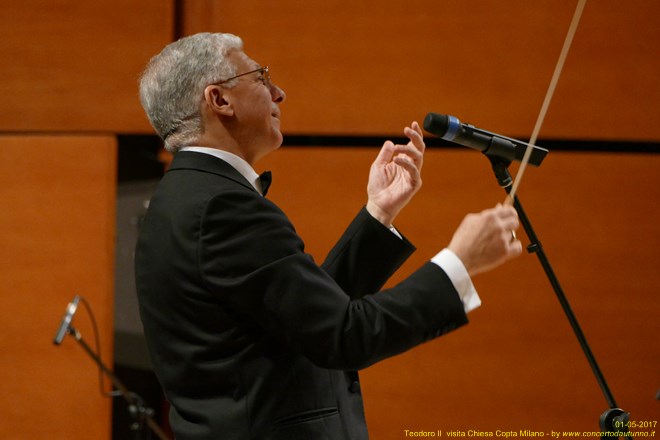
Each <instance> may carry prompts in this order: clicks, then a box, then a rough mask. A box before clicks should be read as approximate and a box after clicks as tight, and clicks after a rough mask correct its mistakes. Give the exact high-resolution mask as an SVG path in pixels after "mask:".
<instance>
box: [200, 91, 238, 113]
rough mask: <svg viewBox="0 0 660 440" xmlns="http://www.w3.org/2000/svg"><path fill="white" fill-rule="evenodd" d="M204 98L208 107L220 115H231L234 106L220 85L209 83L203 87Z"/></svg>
mask: <svg viewBox="0 0 660 440" xmlns="http://www.w3.org/2000/svg"><path fill="white" fill-rule="evenodd" d="M204 100H205V101H206V105H207V106H208V107H209V109H210V110H211V111H212V112H213V113H216V114H220V115H222V116H233V115H234V108H233V107H232V105H231V103H230V102H229V99H228V96H226V95H225V93H224V90H223V89H222V88H221V87H218V86H215V85H211V86H208V87H206V89H204Z"/></svg>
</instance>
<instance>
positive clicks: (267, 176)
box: [259, 171, 273, 196]
mask: <svg viewBox="0 0 660 440" xmlns="http://www.w3.org/2000/svg"><path fill="white" fill-rule="evenodd" d="M272 181H273V176H272V174H271V172H270V171H264V172H263V173H261V174H260V175H259V182H261V193H262V194H263V195H264V196H265V195H266V193H268V188H269V187H270V183H271V182H272Z"/></svg>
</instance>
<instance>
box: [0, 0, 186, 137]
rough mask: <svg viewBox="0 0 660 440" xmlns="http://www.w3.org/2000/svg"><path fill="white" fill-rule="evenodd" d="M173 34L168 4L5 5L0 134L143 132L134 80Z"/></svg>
mask: <svg viewBox="0 0 660 440" xmlns="http://www.w3.org/2000/svg"><path fill="white" fill-rule="evenodd" d="M172 34H173V7H172V2H169V1H160V0H144V1H139V2H135V1H132V0H96V1H93V2H84V1H83V2H81V1H76V0H28V1H18V2H9V1H4V2H3V5H2V14H0V56H1V57H2V59H3V60H4V62H3V67H2V69H0V95H1V96H2V100H1V101H0V130H1V131H11V132H19V131H59V132H64V131H68V132H71V131H99V130H101V131H111V132H150V130H151V128H150V126H149V123H148V121H147V119H146V117H145V116H144V112H143V111H142V108H141V106H140V103H139V98H138V92H137V89H138V86H137V81H138V78H139V76H140V73H141V72H142V70H143V69H144V66H145V65H146V63H147V61H148V60H149V58H151V56H153V55H154V54H156V53H157V52H158V51H159V50H160V49H161V48H162V47H163V46H165V45H166V44H167V43H168V42H170V41H171V39H172V38H173V35H172Z"/></svg>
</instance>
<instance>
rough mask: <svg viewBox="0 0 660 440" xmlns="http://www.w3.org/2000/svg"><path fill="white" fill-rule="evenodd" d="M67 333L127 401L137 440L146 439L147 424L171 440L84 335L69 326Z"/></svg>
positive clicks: (157, 433)
mask: <svg viewBox="0 0 660 440" xmlns="http://www.w3.org/2000/svg"><path fill="white" fill-rule="evenodd" d="M67 333H69V334H70V335H72V336H73V337H74V338H75V340H76V341H78V344H80V346H81V347H82V348H83V350H85V352H86V353H87V354H88V355H89V357H91V358H92V359H93V360H94V362H96V364H97V365H98V366H99V368H100V369H101V370H102V371H103V372H104V373H105V375H106V376H108V377H109V378H110V380H111V381H112V384H113V385H114V386H115V388H116V389H117V390H118V391H119V392H120V393H121V396H122V397H123V398H124V400H126V403H127V404H128V412H129V414H131V416H133V418H134V420H135V422H134V423H133V424H131V431H132V432H133V433H134V437H135V438H136V439H141V438H143V437H144V424H145V423H146V424H147V426H148V427H149V429H151V431H153V433H154V434H156V436H157V437H158V438H159V439H161V440H169V437H168V436H167V435H166V434H165V432H163V430H162V429H161V428H160V426H158V424H157V423H156V422H155V421H154V419H153V417H152V416H153V410H152V409H151V408H148V407H146V406H145V405H144V402H143V401H142V398H140V396H138V395H137V394H136V393H133V392H131V391H129V390H128V389H127V388H126V387H125V386H124V384H123V383H121V381H120V380H119V379H118V378H117V376H115V375H114V373H113V372H112V371H111V370H110V369H109V368H108V367H106V366H105V364H104V363H103V361H102V360H101V358H100V357H99V356H98V355H97V354H96V353H94V351H92V349H91V348H90V347H89V345H87V343H86V342H85V341H84V340H83V338H82V335H81V334H80V332H79V331H78V330H76V329H75V328H74V327H73V326H71V325H69V326H68V328H67Z"/></svg>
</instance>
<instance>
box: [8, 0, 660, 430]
mask: <svg viewBox="0 0 660 440" xmlns="http://www.w3.org/2000/svg"><path fill="white" fill-rule="evenodd" d="M575 4H576V2H574V1H563V2H557V1H554V0H538V1H534V2H530V1H527V0H501V1H491V0H467V1H461V2H449V1H437V0H413V1H409V2H401V1H398V0H384V1H378V2H376V1H356V2H351V3H347V2H339V1H336V0H330V1H324V2H300V1H295V0H283V1H278V2H272V1H266V0H251V1H233V2H219V1H213V0H171V1H161V0H143V1H139V2H135V1H131V0H118V1H111V0H97V1H94V2H80V1H78V0H56V1H54V0H27V1H22V2H10V1H3V2H2V14H0V37H1V38H0V56H2V59H3V60H5V63H4V65H3V68H2V69H0V94H1V95H2V96H3V99H2V100H0V134H1V135H2V136H1V137H0V157H1V158H2V167H4V168H3V173H2V178H1V179H2V185H0V191H1V192H2V196H3V199H4V200H5V201H6V206H5V208H6V209H5V210H4V211H3V215H2V216H0V221H1V222H2V224H0V226H1V227H0V242H1V243H2V246H3V252H2V257H1V258H2V265H1V266H0V271H1V273H2V279H3V280H4V285H3V290H2V295H1V296H0V298H2V299H1V300H0V301H2V304H1V305H2V307H1V308H0V318H2V320H3V322H5V323H6V325H7V328H8V331H5V332H3V335H2V336H1V337H0V338H1V339H0V343H1V344H0V346H2V349H3V355H2V364H1V365H0V372H2V373H3V377H4V378H5V380H4V381H3V384H2V385H0V414H3V421H2V424H1V425H0V437H2V438H8V439H31V438H63V439H64V438H66V439H78V438H80V439H87V438H90V437H92V438H99V439H100V438H109V437H110V417H111V415H110V407H109V403H108V400H107V398H105V397H103V396H102V395H101V394H100V392H99V391H98V390H97V388H98V384H97V381H98V379H97V376H96V371H95V369H94V368H93V365H92V364H91V361H89V360H88V359H87V358H85V357H84V356H83V355H82V353H81V351H80V350H79V349H78V347H76V346H75V344H74V341H73V340H71V339H70V338H67V340H66V342H65V344H63V346H62V347H59V348H56V347H53V346H52V344H51V339H52V336H54V331H55V329H56V328H57V324H58V323H59V320H60V319H61V317H62V314H63V312H64V308H65V307H66V303H67V302H68V301H70V300H71V298H72V297H73V295H75V294H81V295H85V296H86V297H88V298H89V299H90V302H91V304H92V306H93V307H94V310H95V312H96V313H97V319H98V320H99V326H100V330H101V340H102V341H103V350H104V354H108V355H109V353H111V350H110V349H111V342H109V341H108V340H109V339H110V337H111V334H112V329H111V322H112V316H111V314H112V312H111V308H112V303H113V302H112V298H111V296H110V292H111V291H112V287H111V286H112V279H111V276H112V275H111V274H112V261H113V259H112V255H113V243H114V229H113V225H112V224H111V222H112V221H113V220H112V219H113V218H114V215H113V214H114V213H113V208H114V197H115V191H116V185H115V182H114V180H113V176H114V167H115V153H114V152H115V148H116V145H115V136H116V135H117V134H140V133H141V134H151V133H152V131H151V129H150V127H149V125H148V122H147V120H146V118H145V117H144V116H143V114H142V111H141V109H140V105H139V102H138V98H137V81H138V78H139V75H140V72H141V71H142V69H143V68H144V66H145V64H146V62H147V60H148V59H149V58H150V57H151V56H152V55H154V54H155V53H157V52H158V51H159V50H160V49H161V48H162V47H163V46H164V45H165V44H167V43H168V42H170V41H172V40H174V39H175V38H177V37H178V36H182V35H187V34H190V33H193V32H197V31H225V32H234V33H237V34H239V35H241V36H242V37H243V38H244V40H245V44H246V46H245V48H246V51H247V52H248V54H250V55H251V56H252V57H253V58H254V59H256V60H257V61H259V62H260V63H262V64H269V65H270V66H271V68H272V74H273V78H274V80H275V81H276V82H277V83H278V84H279V85H281V86H282V87H283V88H284V89H285V90H286V92H287V95H288V99H287V101H286V102H285V103H284V104H283V105H282V112H283V113H282V115H283V116H282V124H283V128H284V131H285V132H286V134H287V135H312V136H321V137H322V136H324V135H342V136H343V135H374V136H375V137H376V138H378V139H379V141H378V143H379V142H380V137H381V135H382V136H383V137H385V136H391V135H400V133H401V129H402V127H403V125H404V124H408V123H409V122H410V121H411V120H413V119H417V120H421V119H422V118H423V117H424V115H425V114H426V113H427V112H429V111H435V112H439V113H448V114H453V115H455V116H457V117H459V118H460V119H461V120H463V121H464V122H470V123H473V124H475V125H478V126H480V127H482V128H485V129H488V130H491V131H494V132H499V133H502V134H505V135H510V136H516V137H528V136H529V134H530V133H531V130H532V127H533V124H534V121H535V119H536V116H537V114H538V111H539V109H540V106H541V102H542V100H543V96H544V94H545V91H546V87H547V84H548V82H549V80H550V77H551V75H552V70H553V68H554V64H555V62H556V59H557V57H558V55H559V52H560V49H561V45H562V42H563V39H564V36H565V33H566V30H567V29H568V25H569V22H570V19H571V15H572V13H573V9H574V7H575ZM659 16H660V3H659V2H657V1H656V0H632V1H629V2H620V1H615V0H599V1H591V2H588V3H587V7H586V9H585V11H584V15H583V19H582V22H581V24H580V26H579V28H578V31H577V34H576V36H575V41H574V44H573V47H572V49H571V52H570V53H569V57H568V59H567V61H566V66H565V69H564V73H563V75H562V78H561V80H560V82H559V84H558V88H557V92H556V95H555V98H554V101H553V103H552V105H551V107H550V111H549V113H548V116H547V119H546V123H545V125H544V128H543V130H542V132H541V137H542V138H546V139H547V138H555V139H559V140H564V141H582V140H595V141H598V140H607V141H614V142H620V143H619V144H617V145H618V147H619V148H620V149H622V150H624V152H623V153H620V154H609V153H602V152H601V153H598V152H594V153H579V152H573V153H561V152H557V151H554V152H551V154H550V156H549V157H548V159H546V163H545V164H544V165H543V167H542V168H540V169H538V170H533V171H531V172H529V171H528V177H527V178H526V180H525V181H524V182H523V186H522V188H521V192H520V196H521V198H522V200H523V203H524V204H525V206H526V207H527V208H528V213H529V214H530V217H531V218H532V220H533V222H534V224H535V226H536V227H537V229H538V231H537V232H538V233H539V235H540V237H541V240H542V241H543V244H544V245H545V248H546V250H547V252H548V254H549V257H550V258H551V261H552V262H553V264H554V266H555V269H556V271H557V274H558V276H559V278H560V280H561V281H562V284H563V285H564V287H565V289H566V291H567V293H568V295H569V299H570V300H571V301H572V302H573V304H574V308H575V311H576V314H577V316H578V318H579V319H580V322H581V323H582V324H583V328H584V330H585V333H586V335H587V337H588V338H589V340H590V341H591V342H592V345H593V348H594V352H595V354H596V356H597V357H598V359H599V361H600V362H601V366H602V368H603V371H604V373H605V374H606V376H607V378H608V380H609V381H610V385H611V387H612V390H613V391H614V393H615V396H616V397H617V398H618V400H619V405H620V406H622V407H623V408H625V409H627V410H629V411H631V412H632V413H633V417H634V418H635V419H636V420H651V419H653V417H655V415H657V411H658V402H657V401H655V400H654V396H655V393H656V391H657V389H658V387H660V383H658V370H657V365H658V360H659V359H660V353H659V350H660V348H659V347H658V344H657V334H658V330H659V329H658V324H657V317H656V315H657V310H658V302H657V301H658V300H657V292H656V291H657V286H658V284H659V283H658V281H659V280H658V275H657V271H656V270H655V263H656V262H657V261H658V256H659V255H658V250H657V249H658V244H659V243H658V240H659V238H658V232H657V226H656V225H655V219H656V218H658V214H659V213H658V207H657V203H656V201H657V199H658V189H657V188H658V187H659V185H658V183H660V182H658V175H659V173H658V171H659V164H658V158H657V157H656V155H643V154H642V155H637V154H630V153H625V149H626V148H627V146H629V145H631V144H629V143H627V142H628V141H648V142H652V143H654V144H651V145H649V146H648V148H649V149H655V150H657V142H658V141H660V126H659V125H658V124H657V121H658V119H660V110H659V109H660V89H659V88H658V86H657V78H658V77H660V62H659V59H658V56H657V54H658V53H659V52H660V51H659V49H660V28H659V27H658V26H657V22H658V17H659ZM308 139H310V141H309V143H310V144H313V143H314V141H312V140H311V139H313V138H308ZM349 144H350V142H348V143H347V144H344V145H343V147H345V148H331V147H326V148H322V149H320V148H314V147H315V146H314V145H309V146H308V148H304V147H297V148H290V149H283V150H282V151H280V152H279V153H277V154H276V155H274V156H273V157H272V158H269V159H268V160H267V161H265V162H264V163H263V164H260V165H259V168H260V169H261V168H267V167H268V168H272V169H273V170H274V171H275V183H274V186H273V190H272V191H273V192H272V197H273V198H274V200H276V201H278V202H279V203H281V204H282V206H283V207H284V208H285V209H286V210H287V211H288V212H290V214H291V217H292V219H293V220H294V222H295V224H296V226H297V227H298V229H299V231H300V232H301V235H302V236H303V237H304V238H305V240H306V242H307V244H308V248H309V250H310V252H312V253H313V254H314V255H315V256H316V257H317V258H318V259H321V258H322V255H323V254H324V253H325V252H326V251H327V250H328V249H329V247H330V244H331V242H332V241H333V240H334V239H335V238H336V237H337V236H338V235H339V233H340V229H341V228H342V227H343V226H344V225H345V224H346V223H347V222H348V221H349V220H350V218H351V217H352V215H353V214H354V213H355V212H356V211H357V210H358V209H359V208H360V206H361V205H362V203H364V187H365V185H366V176H367V170H368V166H369V163H370V162H371V160H372V159H373V157H375V154H376V150H375V149H356V148H350V147H351V145H349ZM635 148H636V149H638V150H640V149H641V150H644V148H645V147H644V145H641V146H640V145H639V144H636V145H635ZM424 181H425V185H424V189H423V190H422V192H421V193H420V194H419V196H418V197H417V198H416V199H415V200H414V202H413V203H412V204H411V206H410V207H409V208H408V209H407V210H406V211H405V213H404V214H403V215H402V216H401V218H400V219H398V220H397V226H399V227H400V228H401V230H402V231H403V232H404V233H405V234H406V235H408V236H409V237H410V238H411V239H412V240H413V241H414V242H415V243H417V245H418V247H419V251H418V252H417V254H416V255H415V256H414V257H413V258H412V259H411V261H410V262H409V263H408V264H406V266H404V267H403V268H402V270H401V272H400V273H399V274H397V276H396V277H395V280H393V282H395V281H396V280H400V279H401V278H402V277H403V276H404V275H405V274H407V273H409V272H410V271H411V270H413V269H414V267H416V266H417V265H419V264H421V263H422V262H423V261H425V260H426V259H427V258H429V257H430V256H431V255H433V253H434V252H436V251H437V250H438V249H439V248H441V247H442V246H443V245H444V244H445V243H447V242H448V241H449V239H450V236H451V232H452V231H453V229H454V228H455V227H456V226H457V225H458V223H459V221H460V219H461V218H462V217H463V215H464V214H465V212H467V211H476V210H480V209H483V208H485V207H488V206H492V205H494V204H495V203H497V202H498V201H501V200H502V199H503V197H502V193H501V191H500V190H499V189H498V188H497V187H496V186H495V183H494V179H493V177H492V176H491V174H490V170H489V168H488V163H487V162H486V161H485V159H483V158H482V157H481V156H479V155H478V153H475V152H472V151H465V150H436V151H431V152H429V155H428V157H427V161H426V165H425V169H424ZM520 235H521V237H524V234H523V233H521V234H520ZM523 240H524V238H523ZM475 282H476V284H477V288H478V289H479V291H480V293H481V294H482V297H483V300H484V305H483V307H482V308H481V309H479V310H477V311H475V312H474V313H473V314H472V315H471V320H472V323H471V325H470V326H468V327H466V328H463V329H461V330H459V331H458V332H456V333H455V334H452V335H450V336H448V337H447V338H444V339H443V340H441V341H437V342H434V343H431V344H426V345H425V346H423V347H420V348H419V349H417V350H414V351H412V352H409V353H406V354H404V355H402V356H400V357H397V358H395V359H391V360H387V361H385V362H383V363H381V364H379V365H377V366H374V367H372V368H370V369H368V370H367V371H365V372H364V373H363V375H362V377H363V386H364V390H365V397H366V405H367V417H368V419H369V424H370V426H371V431H372V433H373V434H372V437H373V438H375V439H379V440H382V439H385V440H387V439H399V438H405V436H406V430H408V431H409V432H412V431H422V430H428V431H429V432H431V431H434V430H435V432H437V431H438V430H442V431H443V434H444V435H447V431H448V430H452V429H453V430H464V431H466V432H467V430H469V429H475V430H497V429H501V430H518V431H519V430H525V429H530V430H544V431H546V432H547V430H555V431H558V430H561V429H564V428H566V429H568V430H573V429H574V430H592V429H593V430H596V429H597V424H596V420H597V416H598V415H599V414H600V412H602V410H604V409H605V407H606V405H605V403H604V400H603V399H602V397H601V395H600V393H599V391H598V388H597V386H596V384H595V381H594V379H593V378H592V376H591V374H590V371H589V369H588V367H587V365H586V362H585V360H584V359H583V357H582V355H581V353H580V351H579V348H578V345H577V342H575V339H574V338H573V336H572V334H571V332H570V329H569V327H568V324H567V323H566V321H565V319H564V318H563V316H562V314H561V311H560V308H559V305H558V304H557V301H556V300H555V299H554V298H553V294H552V291H551V290H550V288H549V286H548V283H547V280H546V279H545V277H544V275H543V273H542V271H541V270H540V269H539V266H538V263H537V262H536V261H535V257H534V256H533V255H524V256H522V257H520V258H519V259H517V260H516V261H514V262H512V263H511V264H509V265H507V266H505V267H503V268H501V269H499V270H497V271H495V272H493V273H489V274H485V275H483V276H479V277H477V278H476V279H475ZM83 312H84V311H83V309H80V310H79V312H78V313H79V314H78V316H77V317H76V322H77V323H78V324H79V325H80V326H81V329H82V330H84V334H85V336H87V335H88V334H90V333H89V332H90V330H89V327H88V322H87V321H85V319H86V316H85V314H84V313H83ZM106 359H107V361H108V362H111V359H109V358H108V357H106ZM55 402H57V403H55Z"/></svg>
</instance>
